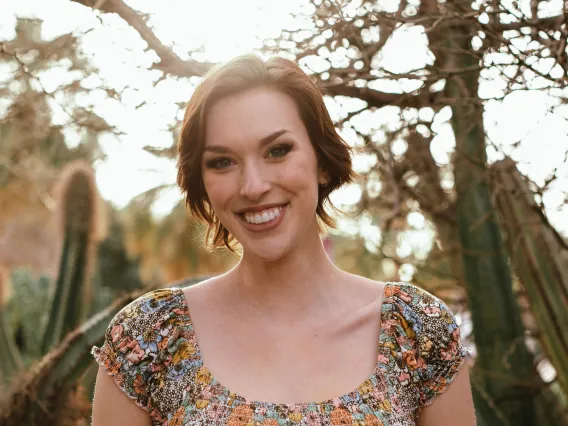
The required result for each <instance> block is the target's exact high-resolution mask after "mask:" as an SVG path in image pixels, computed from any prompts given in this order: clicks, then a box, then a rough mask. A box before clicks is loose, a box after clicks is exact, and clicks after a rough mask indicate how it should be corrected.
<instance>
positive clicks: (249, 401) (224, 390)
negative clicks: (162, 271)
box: [172, 281, 394, 409]
mask: <svg viewBox="0 0 568 426" xmlns="http://www.w3.org/2000/svg"><path fill="white" fill-rule="evenodd" d="M383 283H384V284H385V285H384V288H383V294H382V300H381V309H380V324H379V327H380V328H379V343H378V347H377V348H376V349H377V350H376V353H377V355H376V362H375V368H374V369H373V371H372V372H371V373H370V374H369V375H367V377H366V378H365V379H364V380H363V381H362V382H361V383H360V384H359V385H358V386H357V387H356V388H355V389H353V390H352V391H350V392H347V393H345V394H343V395H339V396H336V397H333V398H329V399H327V400H323V401H309V402H292V403H283V402H269V401H260V400H252V399H249V398H247V397H244V396H242V395H239V394H238V393H236V392H233V391H231V389H229V388H228V387H227V386H225V385H224V384H223V383H222V382H221V381H219V380H218V379H217V377H216V376H215V375H214V374H213V373H212V372H211V370H210V369H209V367H207V364H206V363H205V360H204V359H203V357H202V355H201V348H200V347H199V342H198V340H197V333H196V332H195V327H194V325H193V321H192V320H191V314H190V312H189V305H188V303H187V299H186V297H185V293H184V291H183V288H182V287H178V286H175V287H172V290H173V291H174V293H176V295H177V296H178V297H181V302H182V306H183V308H184V310H185V312H184V314H185V315H186V316H187V325H188V326H191V333H192V334H193V345H194V348H195V356H196V358H197V362H198V364H199V365H200V367H201V368H204V369H205V370H206V371H207V373H208V374H209V375H210V377H211V383H212V384H213V385H214V386H217V387H218V388H219V390H220V391H221V392H222V394H223V395H230V396H231V399H232V400H234V401H239V402H240V403H242V404H246V405H254V406H261V407H271V408H279V407H295V408H300V409H304V408H306V407H309V406H326V405H332V404H334V402H335V401H337V400H345V399H346V398H350V397H351V396H352V395H355V394H359V395H360V391H361V388H363V387H364V386H365V385H366V384H367V383H368V382H369V381H372V380H373V379H374V378H378V377H379V375H382V370H381V368H380V364H381V362H380V360H381V356H382V355H384V354H383V350H384V349H385V348H384V347H383V345H382V341H383V335H384V332H385V327H384V324H385V321H386V315H387V313H388V311H387V309H386V305H387V304H388V303H385V302H386V299H387V296H386V294H387V289H388V288H389V287H390V286H392V285H394V283H393V282H384V281H383Z"/></svg>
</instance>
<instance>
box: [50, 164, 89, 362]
mask: <svg viewBox="0 0 568 426" xmlns="http://www.w3.org/2000/svg"><path fill="white" fill-rule="evenodd" d="M62 176H63V177H62V182H61V186H60V200H59V204H60V207H61V213H62V215H61V221H62V226H63V231H64V234H63V235H64V239H63V248H62V253H61V259H60V263H59V273H58V277H57V281H56V285H55V292H54V295H53V299H52V302H51V309H50V311H49V318H48V321H47V325H46V328H45V332H44V334H43V342H42V345H41V350H42V353H44V354H45V353H47V352H48V351H49V349H50V348H51V347H52V346H54V345H55V344H56V343H57V342H59V341H60V340H61V338H62V337H63V336H64V335H65V334H66V333H68V332H69V331H71V330H73V329H75V328H76V327H77V326H78V325H79V324H81V322H83V321H84V320H85V319H86V318H87V315H88V314H89V307H90V302H91V298H92V295H91V287H90V273H91V269H92V265H93V256H94V247H93V240H94V238H93V236H94V232H95V226H96V221H97V217H96V212H97V192H96V186H95V182H94V173H93V170H92V168H91V167H90V165H87V164H84V163H82V162H75V163H72V164H71V165H69V166H67V169H66V170H65V171H64V173H63V175H62Z"/></svg>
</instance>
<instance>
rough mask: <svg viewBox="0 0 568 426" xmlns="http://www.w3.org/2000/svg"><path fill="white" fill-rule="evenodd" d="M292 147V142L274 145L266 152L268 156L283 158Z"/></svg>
mask: <svg viewBox="0 0 568 426" xmlns="http://www.w3.org/2000/svg"><path fill="white" fill-rule="evenodd" d="M291 149H292V144H282V145H277V146H275V147H272V148H270V149H269V150H268V152H267V153H266V157H267V158H282V157H284V156H285V155H286V154H288V152H290V150H291Z"/></svg>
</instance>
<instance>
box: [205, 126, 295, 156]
mask: <svg viewBox="0 0 568 426" xmlns="http://www.w3.org/2000/svg"><path fill="white" fill-rule="evenodd" d="M285 133H292V132H290V131H289V130H286V129H282V130H277V131H276V132H273V133H271V134H269V135H268V136H265V137H263V138H262V139H261V140H260V147H261V148H262V147H265V146H266V145H268V144H269V143H271V142H272V141H274V140H276V139H278V138H279V137H280V136H282V135H283V134H285ZM204 151H206V152H216V153H218V154H226V153H228V152H231V149H230V148H228V147H226V146H224V145H209V146H207V147H205V149H204Z"/></svg>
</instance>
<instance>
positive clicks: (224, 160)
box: [205, 157, 233, 170]
mask: <svg viewBox="0 0 568 426" xmlns="http://www.w3.org/2000/svg"><path fill="white" fill-rule="evenodd" d="M232 164H233V160H231V159H230V158H229V157H218V158H213V159H211V160H208V161H206V162H205V166H206V167H207V168H208V169H215V170H223V169H226V168H227V167H231V165H232Z"/></svg>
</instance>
